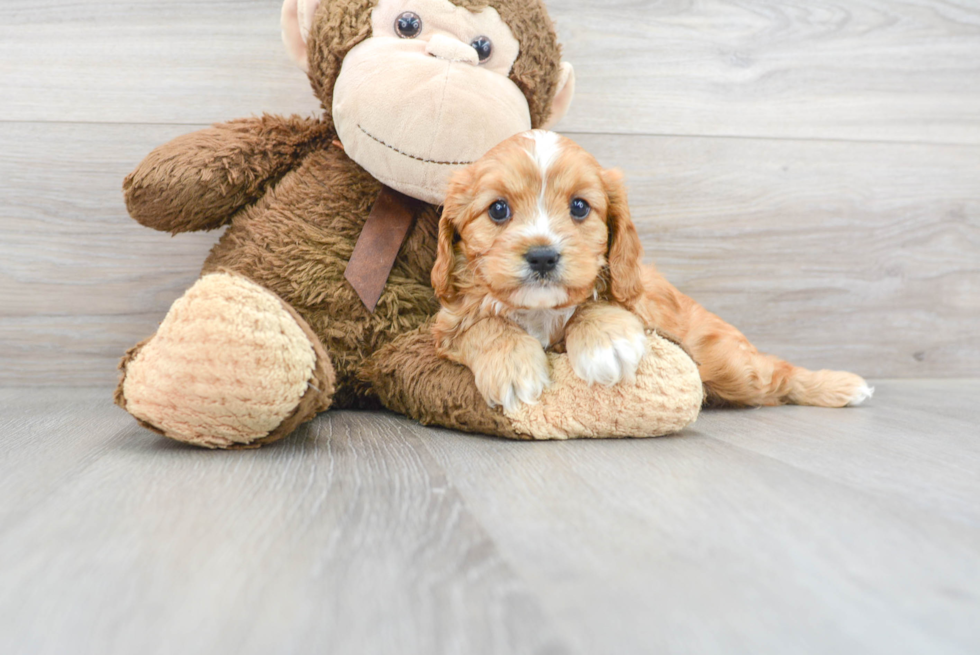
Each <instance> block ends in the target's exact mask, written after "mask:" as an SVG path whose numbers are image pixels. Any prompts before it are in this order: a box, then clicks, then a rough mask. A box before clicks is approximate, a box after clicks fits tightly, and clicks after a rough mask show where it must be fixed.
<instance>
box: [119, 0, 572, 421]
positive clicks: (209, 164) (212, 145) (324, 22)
mask: <svg viewBox="0 0 980 655" xmlns="http://www.w3.org/2000/svg"><path fill="white" fill-rule="evenodd" d="M374 4H375V2H374V0H332V1H326V2H323V3H322V4H321V6H320V9H319V10H318V13H317V16H316V19H315V21H314V25H313V29H312V32H311V37H310V44H309V48H308V52H309V57H310V70H311V72H310V80H311V82H312V84H313V87H314V90H315V92H316V93H317V95H318V96H319V98H320V99H321V101H322V103H323V106H324V108H325V109H326V112H325V114H324V116H323V117H322V118H321V119H319V120H317V119H303V118H298V117H291V118H283V117H278V116H262V117H259V118H248V119H241V120H236V121H231V122H229V123H224V124H221V125H216V126H214V127H212V128H209V129H206V130H202V131H199V132H195V133H193V134H188V135H186V136H183V137H179V138H177V139H175V140H173V141H171V142H170V143H168V144H166V145H164V146H161V147H159V148H157V149H156V150H154V151H153V152H152V153H151V154H150V155H149V156H148V157H147V158H146V159H145V160H144V161H143V162H142V163H141V164H140V166H139V167H138V168H137V169H136V171H134V172H133V173H132V174H131V175H129V176H128V177H127V178H126V180H125V183H124V187H123V188H124V192H125V198H126V205H127V208H128V209H129V212H130V214H131V215H132V216H133V218H135V219H136V220H137V221H139V222H140V223H142V224H143V225H146V226H148V227H151V228H154V229H157V230H162V231H166V232H171V233H178V232H184V231H192V230H208V229H215V228H218V227H221V226H223V225H229V227H228V230H227V231H226V232H225V234H224V235H223V236H222V238H221V240H220V242H219V243H218V244H217V245H216V246H215V248H214V249H213V250H212V252H211V255H210V256H209V257H208V259H207V261H206V262H205V265H204V269H203V273H209V272H215V271H229V272H233V273H237V274H239V275H242V276H245V277H246V278H248V279H250V280H252V281H254V282H256V283H258V284H259V285H261V286H263V287H265V288H266V289H268V290H270V291H272V292H273V293H275V294H276V295H277V296H279V298H280V299H282V301H283V303H284V304H286V305H287V306H288V307H289V308H290V311H294V312H295V313H296V314H297V315H298V316H299V317H300V318H301V319H302V320H303V322H304V325H308V326H309V328H310V329H311V331H312V334H313V335H315V336H316V338H317V339H318V340H319V343H317V342H316V340H314V347H315V349H316V350H317V352H318V353H329V359H330V363H331V364H332V366H333V369H334V371H335V373H336V387H335V388H336V392H335V396H334V402H333V406H334V407H341V408H343V407H348V408H349V407H374V406H377V405H378V398H377V395H376V394H374V393H373V392H372V391H371V389H370V385H369V384H368V383H367V381H366V380H367V377H368V376H366V375H364V374H361V375H359V372H360V370H361V368H362V367H363V366H364V365H365V363H366V362H367V360H368V358H369V357H370V356H371V355H372V353H375V352H376V351H378V350H379V349H380V348H381V347H383V346H384V345H386V344H388V343H390V342H391V341H392V340H393V339H395V338H397V337H398V336H399V335H401V334H405V333H408V332H411V331H413V330H416V329H417V328H419V327H420V326H422V325H423V324H424V323H425V322H426V320H428V319H429V317H431V316H432V315H434V314H435V313H436V311H437V310H438V303H437V301H436V299H435V297H434V295H433V292H432V288H431V286H430V271H431V270H432V266H433V264H434V262H435V249H436V242H437V240H436V232H437V226H438V209H437V208H436V207H433V206H429V205H423V206H422V208H421V209H420V210H419V213H418V216H417V221H416V224H415V228H414V229H413V231H412V233H411V234H410V235H409V237H408V240H407V242H406V243H405V245H404V246H403V247H402V250H401V252H400V254H399V256H398V259H397V261H396V263H395V266H394V269H393V270H392V272H391V275H390V277H389V280H388V285H387V286H386V287H385V290H384V293H383V294H382V296H381V300H380V301H379V303H378V306H377V309H376V310H375V312H374V313H369V312H368V311H367V310H366V309H365V308H364V306H363V305H362V303H361V301H360V299H359V298H358V297H357V295H356V294H355V292H354V290H353V289H352V288H351V287H350V285H349V284H347V283H346V281H345V280H344V279H343V275H344V270H345V268H346V266H347V262H348V260H349V258H350V255H351V252H352V251H353V248H354V244H355V243H356V241H357V237H358V235H359V234H360V231H361V228H362V226H363V225H364V222H365V220H366V218H367V216H368V214H369V213H370V210H371V207H372V204H373V202H374V200H375V198H376V197H377V195H378V193H379V191H380V189H381V185H380V183H379V182H377V180H375V179H374V178H373V177H372V176H371V175H370V174H368V173H367V172H366V171H365V170H363V169H362V168H361V167H360V166H358V165H357V164H356V163H354V162H353V161H352V160H351V159H350V158H348V157H347V156H346V155H345V154H344V152H343V150H342V149H340V148H338V147H334V146H331V143H332V142H333V141H334V139H335V138H336V134H335V131H334V129H333V124H332V120H331V117H330V108H331V106H332V105H331V103H332V89H333V86H334V83H335V81H336V78H337V75H338V74H339V71H340V66H341V64H342V62H343V59H344V57H345V56H346V54H347V52H349V50H350V49H351V48H352V47H353V46H354V45H356V44H357V43H359V42H360V41H362V40H363V39H365V38H367V37H368V36H369V33H370V26H369V16H370V10H371V9H372V8H373V6H374ZM457 4H459V5H461V6H464V7H467V8H470V9H478V8H482V7H485V6H493V7H496V8H497V10H498V11H499V12H500V14H501V15H502V17H503V18H504V19H505V20H506V21H507V22H508V23H509V24H510V26H511V28H512V30H513V31H514V34H515V36H517V38H518V39H519V40H520V41H521V44H522V47H521V55H520V57H519V58H518V60H517V63H516V64H515V66H514V69H513V73H512V79H514V81H515V82H516V83H517V84H518V86H519V87H520V88H521V89H522V90H523V91H524V92H525V94H526V96H527V99H528V102H529V105H530V108H531V115H532V117H533V122H534V123H535V124H540V123H542V122H544V121H545V120H546V119H547V117H548V116H547V114H548V111H549V108H550V106H551V102H552V99H553V98H554V95H555V91H556V87H557V82H558V73H559V67H560V51H559V48H558V44H557V41H556V38H555V33H554V29H553V27H552V23H551V20H550V18H548V15H547V13H546V10H545V9H544V6H543V4H541V3H540V2H527V1H526V0H494V1H492V2H478V1H475V0H459V1H458V2H457ZM405 365H406V366H411V364H410V363H409V362H405ZM418 365H419V364H418V363H417V364H416V365H415V366H418ZM124 373H125V367H124ZM460 374H462V372H457V374H456V375H455V377H454V376H453V375H449V377H448V378H447V379H452V380H453V382H452V384H457V383H458V380H457V378H458V377H459V375H460ZM117 402H118V403H119V404H120V405H121V406H124V407H125V404H126V401H125V398H124V397H122V394H121V393H117ZM317 409H323V408H322V407H319V406H317V407H314V406H312V405H311V406H310V407H308V408H305V411H302V412H299V414H297V415H296V416H295V417H294V418H296V420H290V426H283V427H282V428H280V429H279V430H276V431H275V433H274V434H272V435H270V437H269V438H272V437H275V436H284V434H283V433H284V432H285V431H286V428H289V429H291V427H293V426H294V425H293V424H295V423H298V422H300V421H302V420H307V419H309V418H311V417H312V416H313V415H314V414H315V411H316V410H317ZM300 414H301V416H300ZM502 421H503V419H502V418H501V419H493V420H491V421H490V423H492V425H491V424H490V423H488V424H486V427H487V431H491V432H494V433H497V434H506V433H507V428H506V427H504V426H505V422H502ZM480 425H481V426H482V425H483V424H482V423H481V424H480ZM506 436H513V435H512V434H506Z"/></svg>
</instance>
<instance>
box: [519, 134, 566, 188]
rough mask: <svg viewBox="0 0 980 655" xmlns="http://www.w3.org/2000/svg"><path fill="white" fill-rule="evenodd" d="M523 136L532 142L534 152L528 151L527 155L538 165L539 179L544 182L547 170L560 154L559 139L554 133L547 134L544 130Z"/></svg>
mask: <svg viewBox="0 0 980 655" xmlns="http://www.w3.org/2000/svg"><path fill="white" fill-rule="evenodd" d="M524 136H526V137H527V138H529V139H531V140H532V141H534V152H530V151H528V154H529V155H530V156H531V159H533V160H534V163H535V164H537V165H538V170H540V171H541V179H542V180H545V181H546V180H547V179H548V169H549V168H551V166H552V164H554V163H555V160H556V159H558V155H560V154H561V151H562V144H561V137H560V136H558V134H557V133H555V132H548V131H546V130H531V131H530V132H527V133H525V135H524Z"/></svg>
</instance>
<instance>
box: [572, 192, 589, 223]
mask: <svg viewBox="0 0 980 655" xmlns="http://www.w3.org/2000/svg"><path fill="white" fill-rule="evenodd" d="M569 211H571V212H572V218H574V219H576V220H579V221H584V220H585V219H586V218H588V217H589V214H591V213H592V205H590V204H589V203H587V202H586V201H584V200H582V199H581V198H575V199H574V200H572V204H571V206H570V207H569Z"/></svg>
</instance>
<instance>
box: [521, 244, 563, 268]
mask: <svg viewBox="0 0 980 655" xmlns="http://www.w3.org/2000/svg"><path fill="white" fill-rule="evenodd" d="M524 260H525V261H526V262H527V263H528V265H529V266H530V267H531V270H532V271H534V272H535V273H542V274H543V273H550V272H551V271H553V270H555V268H556V267H557V266H558V262H559V260H561V255H560V254H558V251H557V250H555V249H554V248H550V247H547V246H542V247H538V248H531V249H530V250H528V251H527V252H526V253H524Z"/></svg>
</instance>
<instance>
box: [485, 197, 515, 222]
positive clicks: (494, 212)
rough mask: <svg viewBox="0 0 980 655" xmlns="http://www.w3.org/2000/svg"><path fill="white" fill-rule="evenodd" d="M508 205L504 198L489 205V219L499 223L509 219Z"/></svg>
mask: <svg viewBox="0 0 980 655" xmlns="http://www.w3.org/2000/svg"><path fill="white" fill-rule="evenodd" d="M510 215H511V212H510V205H509V204H508V203H507V201H506V200H498V201H497V202H495V203H493V204H492V205H490V220H492V221H493V222H494V223H496V224H497V225H501V224H503V223H506V222H507V221H509V220H510Z"/></svg>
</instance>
